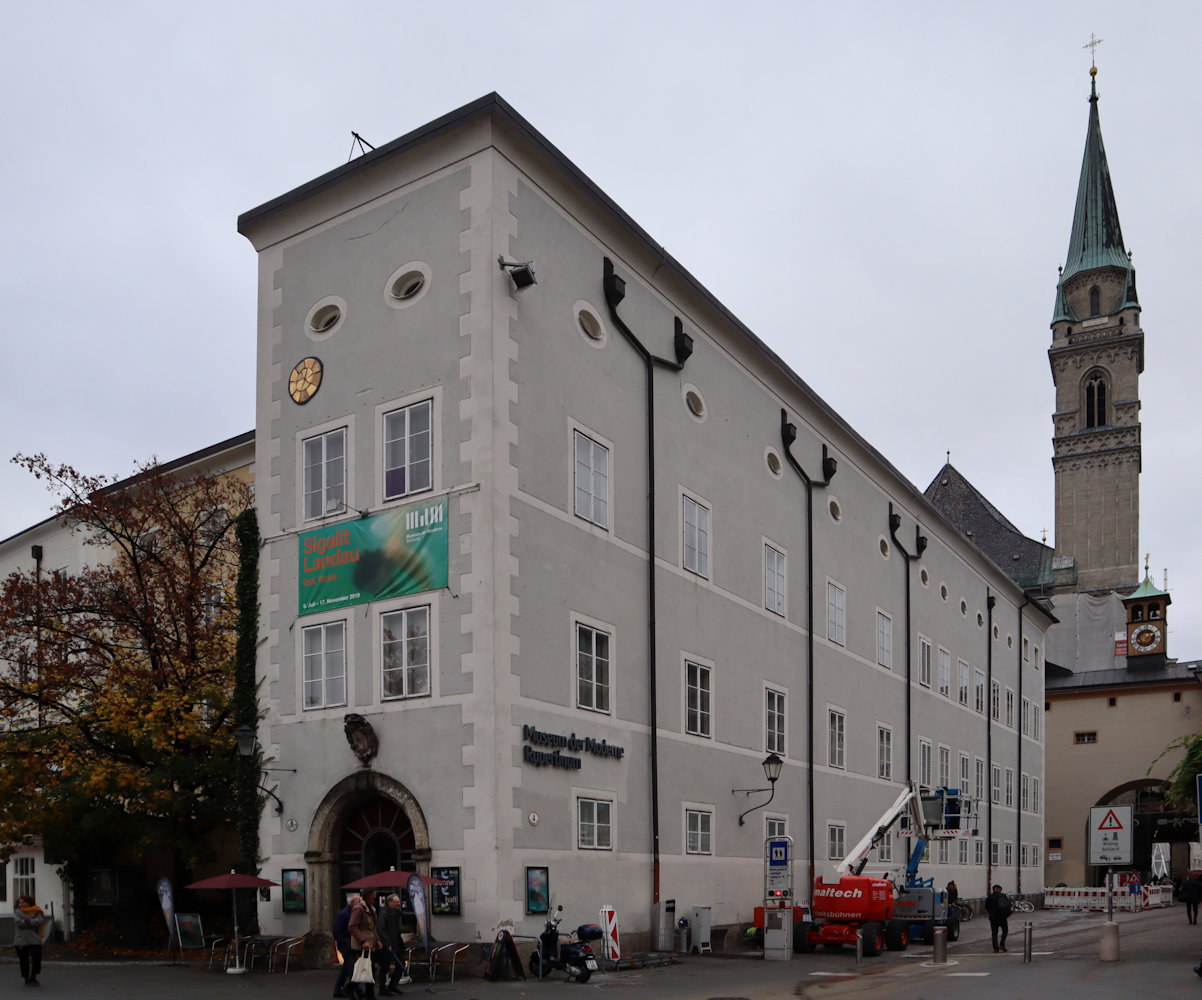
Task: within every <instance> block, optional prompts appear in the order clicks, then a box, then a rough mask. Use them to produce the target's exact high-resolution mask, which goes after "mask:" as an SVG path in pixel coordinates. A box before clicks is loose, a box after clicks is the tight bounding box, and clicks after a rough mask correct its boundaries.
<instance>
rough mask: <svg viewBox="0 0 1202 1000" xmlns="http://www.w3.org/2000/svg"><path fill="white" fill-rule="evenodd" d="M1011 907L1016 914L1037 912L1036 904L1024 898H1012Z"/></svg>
mask: <svg viewBox="0 0 1202 1000" xmlns="http://www.w3.org/2000/svg"><path fill="white" fill-rule="evenodd" d="M1010 907H1011V909H1012V910H1013V911H1014V912H1015V913H1033V912H1034V911H1035V904H1034V903H1032V902H1031V901H1030V900H1029V899H1024V898H1023V897H1022V896H1011V897H1010Z"/></svg>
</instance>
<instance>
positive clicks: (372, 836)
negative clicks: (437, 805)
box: [305, 770, 430, 935]
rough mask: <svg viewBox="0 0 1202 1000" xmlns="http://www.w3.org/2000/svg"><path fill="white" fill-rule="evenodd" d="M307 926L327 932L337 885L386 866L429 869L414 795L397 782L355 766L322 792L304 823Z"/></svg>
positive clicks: (339, 899) (426, 836)
mask: <svg viewBox="0 0 1202 1000" xmlns="http://www.w3.org/2000/svg"><path fill="white" fill-rule="evenodd" d="M305 862H306V864H307V865H308V867H309V879H310V883H311V885H312V887H313V888H312V895H311V906H310V910H309V913H310V921H311V922H310V928H311V930H313V931H315V932H324V933H325V934H327V935H328V934H329V933H330V928H331V926H332V925H333V922H334V914H335V913H337V912H338V909H339V908H340V907H341V906H342V905H343V899H344V896H345V894H344V893H343V891H342V889H341V888H340V887H341V886H343V885H345V884H346V883H347V882H352V881H354V880H355V879H357V878H360V877H361V876H363V875H371V874H374V873H375V872H377V871H387V870H388V869H389V868H392V867H395V868H396V869H397V870H398V871H400V870H408V871H417V872H419V873H421V874H423V875H428V874H429V873H430V871H429V869H430V832H429V829H428V827H427V826H426V817H425V814H424V813H423V812H422V810H421V807H420V806H419V805H418V803H417V799H415V798H414V797H413V794H412V793H411V792H410V791H409V789H408V788H406V787H405V786H404V785H403V784H401V783H400V782H399V781H397V780H395V779H393V778H390V777H389V776H388V775H385V774H380V773H378V772H376V771H368V770H364V771H359V772H358V773H356V774H353V775H351V776H350V777H348V778H345V779H343V780H342V781H340V782H339V783H338V784H336V785H335V786H334V787H333V788H331V789H330V790H329V792H327V793H326V796H325V798H324V799H322V801H321V804H320V805H319V806H318V807H317V811H316V813H315V814H314V816H313V825H312V826H311V827H310V828H309V844H308V850H306V851H305Z"/></svg>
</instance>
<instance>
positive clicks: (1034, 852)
mask: <svg viewBox="0 0 1202 1000" xmlns="http://www.w3.org/2000/svg"><path fill="white" fill-rule="evenodd" d="M1031 867H1032V868H1038V867H1039V845H1038V844H1032V845H1031Z"/></svg>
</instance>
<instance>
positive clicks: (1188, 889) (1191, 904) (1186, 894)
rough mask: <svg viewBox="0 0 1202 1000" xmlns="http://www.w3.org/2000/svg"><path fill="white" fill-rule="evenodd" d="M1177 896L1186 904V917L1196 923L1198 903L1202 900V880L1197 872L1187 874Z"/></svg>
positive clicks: (1190, 921)
mask: <svg viewBox="0 0 1202 1000" xmlns="http://www.w3.org/2000/svg"><path fill="white" fill-rule="evenodd" d="M1177 898H1178V899H1180V900H1181V902H1183V903H1184V904H1185V919H1186V920H1187V921H1189V923H1191V924H1196V923H1197V922H1198V903H1200V902H1202V881H1199V879H1198V873H1197V872H1190V873H1189V875H1188V876H1186V879H1185V881H1184V882H1182V883H1181V889H1180V891H1179V892H1178V893H1177Z"/></svg>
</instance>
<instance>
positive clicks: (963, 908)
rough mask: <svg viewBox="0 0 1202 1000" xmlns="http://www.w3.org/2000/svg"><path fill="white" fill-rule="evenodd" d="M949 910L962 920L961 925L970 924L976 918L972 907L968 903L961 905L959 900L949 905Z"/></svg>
mask: <svg viewBox="0 0 1202 1000" xmlns="http://www.w3.org/2000/svg"><path fill="white" fill-rule="evenodd" d="M947 908H948V910H949V911H953V912H955V914H956V916H957V917H958V918H959V919H960V923H962V924H966V923H968V921H970V920H971V919H972V918H973V917H974V916H975V914H974V913H973V909H972V907H971V906H969V905H968V904H967V903H961V902H960V901H959V900H956V902H954V903H949V904H948V906H947Z"/></svg>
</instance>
